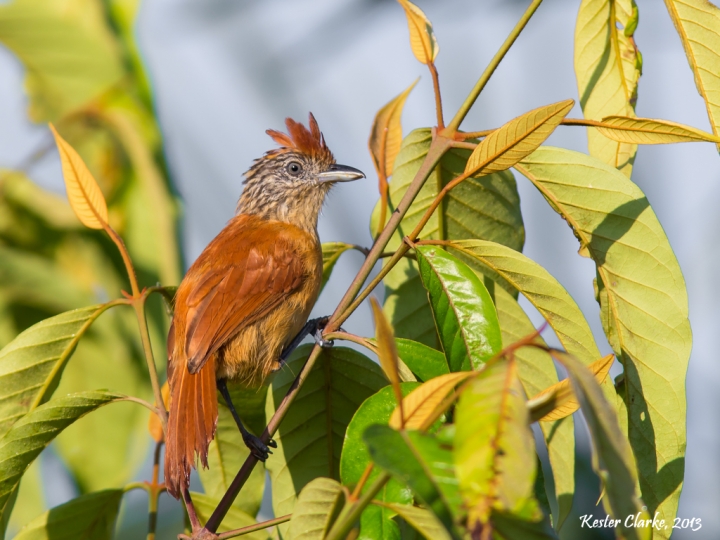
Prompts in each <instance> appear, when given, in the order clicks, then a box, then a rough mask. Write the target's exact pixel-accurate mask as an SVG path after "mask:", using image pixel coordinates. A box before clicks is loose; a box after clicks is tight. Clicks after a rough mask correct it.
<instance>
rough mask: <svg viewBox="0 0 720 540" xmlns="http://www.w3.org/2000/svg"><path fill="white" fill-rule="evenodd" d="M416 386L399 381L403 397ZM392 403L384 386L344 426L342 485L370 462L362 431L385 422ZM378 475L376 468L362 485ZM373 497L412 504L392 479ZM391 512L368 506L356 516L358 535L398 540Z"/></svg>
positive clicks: (353, 482) (394, 402) (392, 396)
mask: <svg viewBox="0 0 720 540" xmlns="http://www.w3.org/2000/svg"><path fill="white" fill-rule="evenodd" d="M419 386H420V383H417V382H405V383H400V389H401V391H402V394H403V396H407V395H408V394H409V393H410V392H412V391H413V390H414V389H415V388H417V387H419ZM396 406H397V400H396V399H395V394H394V392H393V389H392V388H391V387H390V386H386V387H385V388H382V389H381V390H380V391H378V392H377V393H375V394H374V395H373V396H371V397H369V398H368V399H366V400H365V401H364V402H363V404H362V405H361V406H360V407H359V408H358V410H357V411H356V412H355V415H354V416H353V418H352V421H351V422H350V425H349V426H348V428H347V433H346V435H345V442H344V443H343V448H342V456H341V458H340V479H341V481H342V483H343V485H345V486H349V487H354V486H355V485H357V483H358V481H359V480H360V478H361V477H362V475H363V472H364V471H365V468H366V467H367V466H368V465H369V464H370V463H371V459H370V453H369V452H368V448H367V446H366V445H365V443H364V442H363V434H364V433H365V430H366V429H367V428H368V427H369V426H371V425H373V424H382V425H387V424H388V422H389V421H390V416H391V415H392V413H393V411H394V410H395V407H396ZM379 474H380V473H379V472H378V471H377V470H373V472H372V473H371V474H370V476H369V477H368V480H367V482H366V484H365V487H366V488H367V486H368V485H371V484H372V482H373V481H374V480H375V478H377V476H378V475H379ZM375 498H376V499H377V500H380V501H383V502H386V503H391V502H392V503H400V504H410V503H412V493H411V491H410V490H409V489H408V488H407V487H405V486H404V485H403V484H401V483H400V482H398V481H397V480H395V479H394V478H393V479H391V480H390V481H389V482H387V483H386V484H385V487H383V489H382V490H381V491H380V493H379V494H378V495H377V496H376V497H375ZM393 515H394V512H392V511H391V510H388V509H387V508H379V507H376V506H368V507H367V508H366V509H365V510H364V511H363V513H362V516H361V519H360V538H366V539H373V540H374V539H375V538H377V539H383V540H385V539H390V538H397V539H398V540H399V538H400V529H399V528H398V526H397V523H396V522H395V521H393V520H392V519H391V518H392V516H393Z"/></svg>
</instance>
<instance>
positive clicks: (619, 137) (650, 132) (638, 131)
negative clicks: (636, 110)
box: [596, 116, 720, 144]
mask: <svg viewBox="0 0 720 540" xmlns="http://www.w3.org/2000/svg"><path fill="white" fill-rule="evenodd" d="M602 124H603V125H602V126H597V127H596V129H597V130H598V131H599V132H600V133H602V134H603V135H605V136H606V137H608V138H609V139H612V140H614V141H619V142H624V143H633V144H668V143H680V142H720V137H717V136H715V135H713V134H712V133H706V132H705V131H702V130H700V129H697V128H694V127H691V126H684V125H682V124H676V123H675V122H670V121H669V120H654V119H652V118H631V117H628V116H608V117H606V118H603V119H602Z"/></svg>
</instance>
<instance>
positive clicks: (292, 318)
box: [217, 290, 316, 387]
mask: <svg viewBox="0 0 720 540" xmlns="http://www.w3.org/2000/svg"><path fill="white" fill-rule="evenodd" d="M308 292H309V291H304V290H301V291H298V292H297V293H295V294H294V295H292V296H290V297H288V299H287V300H286V301H285V302H283V303H282V304H281V305H279V306H278V307H276V308H275V309H274V310H273V311H271V312H270V313H268V314H267V315H266V316H265V317H264V318H262V319H261V320H259V321H258V322H256V323H255V324H253V325H251V326H248V327H246V328H243V329H242V330H241V331H240V332H238V334H237V335H236V336H235V337H233V338H232V339H231V340H230V341H229V342H228V343H227V344H226V345H225V346H223V347H222V348H221V349H220V351H219V362H218V364H217V377H218V378H226V379H228V380H232V381H235V382H239V383H242V384H243V385H246V386H248V387H257V386H260V385H261V384H262V382H263V381H264V380H265V378H266V377H267V376H268V375H269V374H270V373H271V372H272V371H273V370H275V369H276V368H277V367H278V362H279V360H280V353H282V350H283V349H284V348H285V346H286V345H288V344H289V343H290V341H291V340H292V339H293V338H294V337H295V336H296V335H297V333H298V332H299V331H300V330H301V329H302V327H303V326H304V325H305V321H307V318H308V316H309V315H310V311H311V309H312V306H313V304H314V303H315V298H316V294H314V295H312V297H310V298H308V297H309V296H310V295H309V294H308Z"/></svg>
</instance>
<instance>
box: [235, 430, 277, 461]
mask: <svg viewBox="0 0 720 540" xmlns="http://www.w3.org/2000/svg"><path fill="white" fill-rule="evenodd" d="M243 442H244V443H245V446H247V447H248V448H249V449H250V453H251V454H252V455H253V456H255V457H256V458H257V459H258V460H260V461H262V462H265V460H266V459H267V458H268V456H269V455H270V454H272V451H271V450H270V448H268V446H271V447H272V448H277V443H276V442H275V441H274V440H272V439H270V440H269V441H268V444H267V445H266V444H265V443H264V442H262V440H260V437H256V436H255V435H252V434H250V433H248V434H247V435H244V436H243Z"/></svg>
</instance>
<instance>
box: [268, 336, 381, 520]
mask: <svg viewBox="0 0 720 540" xmlns="http://www.w3.org/2000/svg"><path fill="white" fill-rule="evenodd" d="M310 349H311V347H310V346H304V347H300V348H298V349H297V351H296V352H295V353H294V354H293V355H292V357H291V358H292V359H291V360H290V361H289V362H288V363H287V365H286V366H285V367H284V368H283V369H282V370H281V371H280V372H279V373H278V374H277V375H275V378H274V379H273V381H272V385H271V389H270V392H269V393H268V400H267V408H266V414H267V417H268V418H270V417H271V416H272V415H273V414H274V412H275V408H276V407H277V406H278V404H279V403H280V402H281V401H282V399H283V397H285V394H286V393H287V391H288V389H289V388H290V385H291V384H292V383H293V381H294V380H295V377H296V375H297V373H299V372H300V370H301V368H302V366H303V364H304V363H305V359H306V358H307V356H308V354H309V352H310ZM387 384H388V381H387V379H386V378H385V375H384V374H383V372H382V370H381V369H380V367H379V366H378V365H377V364H376V363H375V362H373V361H372V360H370V359H368V358H367V357H365V356H363V355H362V354H360V353H358V352H356V351H354V350H352V349H347V348H344V347H333V348H332V349H328V350H324V351H323V352H322V353H321V354H320V357H319V358H318V360H317V362H316V364H315V367H314V368H313V370H312V371H311V372H310V374H309V375H308V378H307V379H306V381H305V383H304V384H303V387H302V389H301V390H300V392H299V394H298V395H297V397H296V398H295V402H294V403H293V406H292V407H291V408H290V409H289V411H288V413H287V415H286V416H285V418H284V420H283V422H282V424H281V425H280V428H279V429H278V431H277V433H276V434H275V436H274V439H275V441H277V444H278V447H277V450H273V455H272V457H271V458H270V459H268V461H267V465H266V466H267V469H268V471H269V472H270V479H271V480H272V496H273V509H274V510H275V515H277V516H282V515H285V514H291V513H292V512H293V509H294V507H295V501H296V498H297V493H299V492H300V490H301V489H302V488H303V487H304V486H305V485H306V484H307V483H308V482H310V481H311V480H313V479H314V478H318V477H322V476H324V477H329V478H336V479H338V478H339V477H340V476H339V467H340V452H341V450H342V447H343V440H344V439H345V431H346V429H347V426H348V424H349V423H350V419H351V418H352V417H353V414H355V411H356V410H357V409H358V407H360V404H361V403H362V402H363V401H365V399H366V398H368V397H369V396H371V395H372V394H374V393H375V392H376V391H377V390H378V389H380V388H382V387H384V386H386V385H387ZM390 391H391V392H392V389H390ZM280 529H281V530H282V529H285V530H287V527H283V526H280ZM284 533H285V531H283V534H284Z"/></svg>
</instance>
